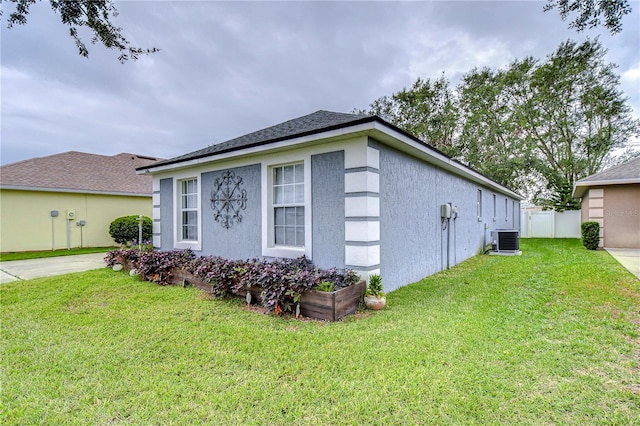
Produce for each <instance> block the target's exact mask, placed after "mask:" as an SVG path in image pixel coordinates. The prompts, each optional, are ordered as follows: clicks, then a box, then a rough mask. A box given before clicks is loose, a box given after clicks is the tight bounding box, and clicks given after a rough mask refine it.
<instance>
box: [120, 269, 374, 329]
mask: <svg viewBox="0 0 640 426" xmlns="http://www.w3.org/2000/svg"><path fill="white" fill-rule="evenodd" d="M122 265H123V266H124V269H125V270H127V271H129V270H130V269H131V268H132V267H133V265H132V264H131V262H128V261H127V260H126V259H122ZM169 283H170V284H173V285H179V286H182V287H185V286H186V285H192V286H194V287H197V288H199V289H201V290H204V291H206V292H207V293H212V290H213V286H212V285H211V284H210V283H208V282H206V281H203V280H201V279H200V278H198V277H196V276H195V275H193V274H191V273H190V272H187V271H185V270H184V269H179V268H174V269H172V270H171V277H170V279H169ZM366 286H367V284H366V282H365V281H360V282H358V283H357V284H354V285H352V286H349V287H345V288H341V289H340V290H337V291H333V292H331V293H329V292H325V291H317V290H307V291H305V292H304V293H302V295H300V314H301V315H304V316H306V317H310V318H315V319H321V320H325V321H337V320H339V319H340V318H342V317H344V316H346V315H349V314H353V313H355V312H356V311H357V310H358V304H359V303H360V297H361V296H362V294H363V293H364V291H365V289H366ZM249 292H250V293H251V300H252V302H261V301H262V294H261V293H262V288H260V287H256V286H253V287H251V288H250V289H249ZM235 295H236V296H237V297H242V298H243V299H244V298H246V297H247V291H246V290H240V291H238V292H237V293H236V294H235Z"/></svg>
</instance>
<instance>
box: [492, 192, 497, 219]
mask: <svg viewBox="0 0 640 426" xmlns="http://www.w3.org/2000/svg"><path fill="white" fill-rule="evenodd" d="M497 218H498V200H497V196H496V194H493V221H494V222H495V221H496V220H497Z"/></svg>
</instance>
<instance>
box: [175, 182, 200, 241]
mask: <svg viewBox="0 0 640 426" xmlns="http://www.w3.org/2000/svg"><path fill="white" fill-rule="evenodd" d="M178 184H179V189H180V195H179V198H180V199H179V203H180V204H179V206H180V209H179V219H178V222H179V223H178V228H179V229H178V239H179V240H180V241H198V179H197V178H192V179H184V180H181V181H179V182H178Z"/></svg>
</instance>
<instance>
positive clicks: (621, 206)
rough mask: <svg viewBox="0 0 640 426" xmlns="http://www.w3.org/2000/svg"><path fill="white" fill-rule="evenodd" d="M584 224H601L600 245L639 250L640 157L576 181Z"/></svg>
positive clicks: (574, 193)
mask: <svg viewBox="0 0 640 426" xmlns="http://www.w3.org/2000/svg"><path fill="white" fill-rule="evenodd" d="M573 196H574V197H576V198H582V221H583V222H586V221H590V220H594V221H596V222H598V223H600V246H601V247H607V248H640V158H636V159H634V160H630V161H627V162H625V163H622V164H620V165H617V166H615V167H611V168H610V169H607V170H605V171H603V172H600V173H596V174H594V175H591V176H588V177H586V178H584V179H580V180H579V181H577V182H576V185H575V187H574V189H573Z"/></svg>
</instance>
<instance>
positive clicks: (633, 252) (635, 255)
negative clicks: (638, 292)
mask: <svg viewBox="0 0 640 426" xmlns="http://www.w3.org/2000/svg"><path fill="white" fill-rule="evenodd" d="M605 250H606V251H607V252H609V254H610V255H611V256H613V258H614V259H615V260H617V261H618V262H619V263H620V264H621V265H622V266H624V267H625V268H627V269H628V270H629V272H631V273H632V274H633V275H635V276H636V278H638V279H639V280H640V249H628V248H605Z"/></svg>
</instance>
